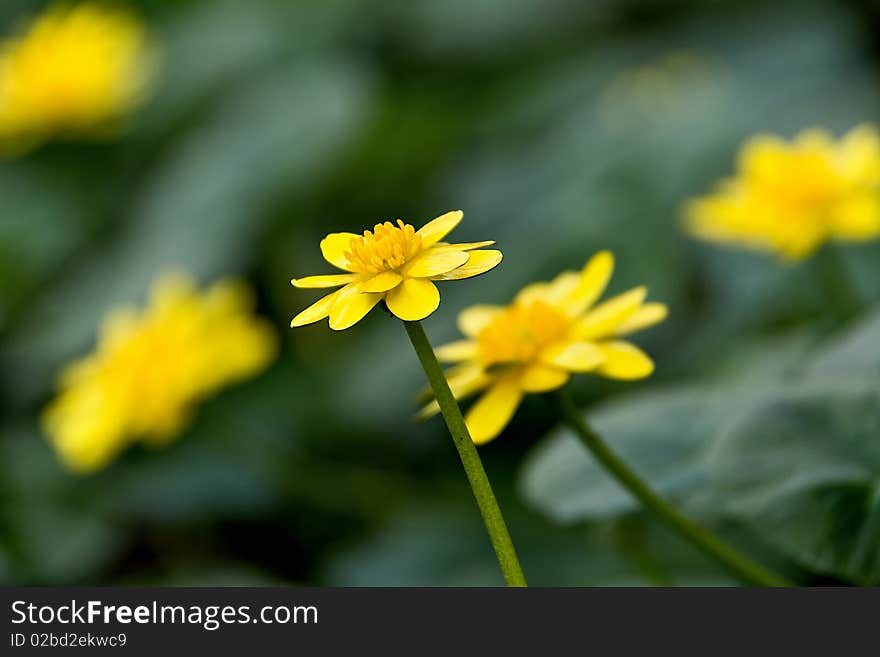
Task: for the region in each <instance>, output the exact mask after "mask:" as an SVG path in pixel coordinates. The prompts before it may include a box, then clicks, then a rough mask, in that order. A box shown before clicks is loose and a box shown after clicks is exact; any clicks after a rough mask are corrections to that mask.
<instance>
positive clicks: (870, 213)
mask: <svg viewBox="0 0 880 657" xmlns="http://www.w3.org/2000/svg"><path fill="white" fill-rule="evenodd" d="M685 215H686V216H685V222H686V227H687V228H688V230H689V231H690V232H691V233H693V234H694V235H695V236H697V237H700V238H703V239H707V240H711V241H715V242H721V243H731V244H739V245H742V246H745V247H749V248H753V249H758V250H762V251H769V252H773V253H776V254H778V255H779V256H780V257H781V258H782V259H784V260H789V261H796V260H802V259H804V258H806V257H808V256H809V255H810V254H811V253H813V252H814V251H815V250H816V249H817V248H818V247H819V246H821V245H822V244H823V243H824V242H826V241H828V240H837V241H842V242H862V241H866V240H871V239H875V238H877V237H880V135H878V132H877V130H876V129H875V128H874V127H872V126H859V127H857V128H854V129H852V130H850V131H849V132H848V133H847V134H846V135H845V136H844V137H843V138H841V139H840V140H838V141H835V140H834V139H833V138H832V137H831V135H829V134H828V133H827V132H825V131H822V130H807V131H804V132H802V133H800V134H799V135H798V136H797V137H796V138H795V140H794V141H793V142H786V141H783V140H782V139H779V138H778V137H772V136H762V137H755V138H753V139H751V140H750V141H748V142H747V143H746V144H745V146H744V147H743V148H742V150H741V152H740V155H739V165H738V172H737V175H736V177H734V178H731V179H728V180H724V181H722V182H721V184H720V185H719V187H718V189H717V191H716V192H715V193H714V194H712V195H710V196H706V197H703V198H699V199H696V200H693V201H691V202H690V203H689V204H688V205H687V206H686V208H685Z"/></svg>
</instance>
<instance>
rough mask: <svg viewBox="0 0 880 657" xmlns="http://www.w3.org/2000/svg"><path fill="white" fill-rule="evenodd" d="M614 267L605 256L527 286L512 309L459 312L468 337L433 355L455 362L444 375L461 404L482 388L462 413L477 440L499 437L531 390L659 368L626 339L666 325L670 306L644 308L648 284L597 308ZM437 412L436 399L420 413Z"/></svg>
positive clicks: (638, 374)
mask: <svg viewBox="0 0 880 657" xmlns="http://www.w3.org/2000/svg"><path fill="white" fill-rule="evenodd" d="M613 269H614V258H613V256H612V255H611V253H609V252H607V251H601V252H599V253H597V254H596V255H595V256H593V257H592V258H591V259H590V261H589V262H587V264H586V265H585V266H584V268H583V270H582V271H580V272H575V271H566V272H563V273H561V274H559V275H558V276H557V277H556V278H555V279H553V281H551V282H549V283H533V284H531V285H529V286H527V287H525V288H524V289H523V290H521V291H520V292H519V294H517V296H516V298H515V299H514V301H513V303H511V304H510V305H508V306H490V305H480V306H472V307H470V308H467V309H465V310H464V311H463V312H462V313H461V314H460V315H459V317H458V326H459V329H460V330H461V332H462V333H464V335H465V336H467V338H466V339H464V340H460V341H457V342H452V343H450V344H447V345H444V346H441V347H438V348H437V349H436V354H437V358H438V360H440V361H443V362H449V363H456V365H455V366H454V367H453V368H451V369H450V370H448V371H447V372H446V375H447V380H448V382H449V387H450V388H451V390H452V392H453V394H454V395H455V397H456V398H457V399H463V398H466V397H468V396H471V395H474V394H476V393H478V392H481V391H484V390H485V393H484V394H483V395H482V397H481V398H480V399H479V400H477V402H476V403H475V404H474V405H473V406H472V407H471V408H470V410H469V412H468V413H467V415H466V416H465V422H466V424H467V427H468V430H469V431H470V434H471V438H472V439H473V441H474V442H475V443H477V444H481V443H485V442H488V441H490V440H492V439H493V438H495V437H496V436H498V434H500V433H501V431H502V430H503V429H504V427H505V426H507V424H508V422H510V419H511V418H512V417H513V414H514V412H515V411H516V409H517V407H518V406H519V404H520V402H521V401H522V399H523V397H524V396H525V395H526V394H527V393H541V392H548V391H550V390H556V389H557V388H561V387H562V386H564V385H565V384H566V383H567V382H568V380H569V379H570V378H571V375H572V374H574V373H585V372H589V373H592V374H596V375H599V376H604V377H608V378H612V379H623V380H633V379H641V378H644V377H647V376H649V375H650V374H651V373H652V372H653V371H654V363H653V362H652V361H651V359H650V358H649V357H648V356H647V355H646V354H645V353H644V352H643V351H641V350H640V349H639V348H638V347H636V346H634V345H632V344H630V343H629V342H626V341H625V340H623V339H621V338H622V337H623V336H626V335H628V334H630V333H633V332H635V331H638V330H641V329H643V328H647V327H649V326H652V325H653V324H656V323H658V322H661V321H663V319H665V317H666V314H667V310H666V306H665V305H663V304H662V303H645V297H646V295H647V289H646V288H645V287H636V288H633V289H632V290H629V291H628V292H624V293H623V294H620V295H618V296H616V297H613V298H611V299H609V300H607V301H605V302H603V303H600V304H599V305H594V303H595V302H596V300H597V299H598V298H599V297H600V296H601V295H602V293H603V292H604V291H605V288H606V286H607V285H608V281H609V279H610V278H611V273H612V271H613ZM438 411H439V407H438V405H437V402H436V401H433V402H431V403H430V404H429V405H428V406H426V407H425V408H424V409H423V411H422V416H423V417H430V416H431V415H434V414H436V413H437V412H438Z"/></svg>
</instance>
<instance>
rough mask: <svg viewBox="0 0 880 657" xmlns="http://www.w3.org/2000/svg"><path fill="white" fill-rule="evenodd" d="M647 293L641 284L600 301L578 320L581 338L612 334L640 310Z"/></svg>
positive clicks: (578, 331)
mask: <svg viewBox="0 0 880 657" xmlns="http://www.w3.org/2000/svg"><path fill="white" fill-rule="evenodd" d="M647 294H648V290H647V288H645V287H643V286H641V287H636V288H633V289H632V290H630V291H628V292H624V293H623V294H619V295H617V296H616V297H613V298H611V299H609V300H608V301H605V302H603V303H600V304H599V305H598V306H596V307H595V308H593V309H592V310H591V311H590V312H588V313H587V314H586V316H584V318H583V319H581V320H580V321H579V322H578V324H577V327H576V328H575V333H576V335H577V336H578V337H579V338H581V339H591V338H600V337H604V336H608V335H611V334H612V333H613V332H614V331H615V329H617V327H618V326H620V325H621V324H623V322H625V321H626V320H627V319H628V318H629V316H630V315H632V314H633V313H634V312H635V311H636V310H638V308H639V306H640V305H642V302H643V301H644V300H645V296H646V295H647Z"/></svg>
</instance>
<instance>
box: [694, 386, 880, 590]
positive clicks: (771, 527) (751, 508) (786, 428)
mask: <svg viewBox="0 0 880 657" xmlns="http://www.w3.org/2000/svg"><path fill="white" fill-rule="evenodd" d="M710 473H711V476H712V480H713V487H714V489H715V494H716V498H715V502H716V503H717V504H718V505H720V507H721V508H722V509H723V511H725V512H727V513H730V514H732V515H733V516H734V517H735V518H737V519H739V520H741V521H743V522H745V523H747V524H748V525H750V526H751V527H752V528H753V529H754V530H755V531H756V532H757V533H758V534H759V535H760V536H761V537H763V538H764V539H765V540H767V541H768V542H770V543H772V544H774V545H775V546H777V547H778V548H779V549H781V550H783V551H784V552H786V553H788V554H790V555H791V556H793V557H794V558H795V559H796V560H797V561H799V562H800V563H801V564H803V565H804V566H806V567H808V568H810V569H813V570H815V571H818V572H821V573H828V574H833V575H837V576H839V577H842V578H845V579H848V580H851V581H853V582H857V583H860V584H877V583H880V388H878V386H877V385H876V381H873V382H870V381H869V382H867V383H865V382H853V381H847V382H838V383H836V384H834V385H827V386H822V387H815V388H813V389H806V390H798V389H793V390H788V391H780V393H779V394H778V395H775V396H772V397H769V398H767V399H766V400H765V401H763V402H762V403H761V404H760V405H759V406H757V407H756V408H754V409H753V410H752V411H751V412H750V413H748V414H747V415H746V416H744V417H743V418H741V420H740V421H739V422H738V423H737V424H736V425H735V426H732V427H729V428H728V430H727V431H726V432H725V435H724V437H723V439H722V440H721V441H720V443H719V444H718V446H717V449H716V450H714V452H713V454H712V456H711V459H710Z"/></svg>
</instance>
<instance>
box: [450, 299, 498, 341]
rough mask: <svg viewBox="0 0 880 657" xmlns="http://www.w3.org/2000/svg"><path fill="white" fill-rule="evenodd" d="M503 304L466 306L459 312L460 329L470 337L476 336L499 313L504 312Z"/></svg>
mask: <svg viewBox="0 0 880 657" xmlns="http://www.w3.org/2000/svg"><path fill="white" fill-rule="evenodd" d="M503 311H504V308H503V307H501V306H489V305H479V306H470V307H469V308H465V309H464V310H462V311H461V312H460V313H459V314H458V330H460V331H461V332H462V333H464V334H465V335H466V336H468V337H471V338H472V337H474V336H476V335H477V334H478V333H479V332H480V331H482V330H483V328H484V327H485V326H486V325H487V324H489V322H491V321H492V320H493V319H495V317H497V316H498V313H500V312H503Z"/></svg>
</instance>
